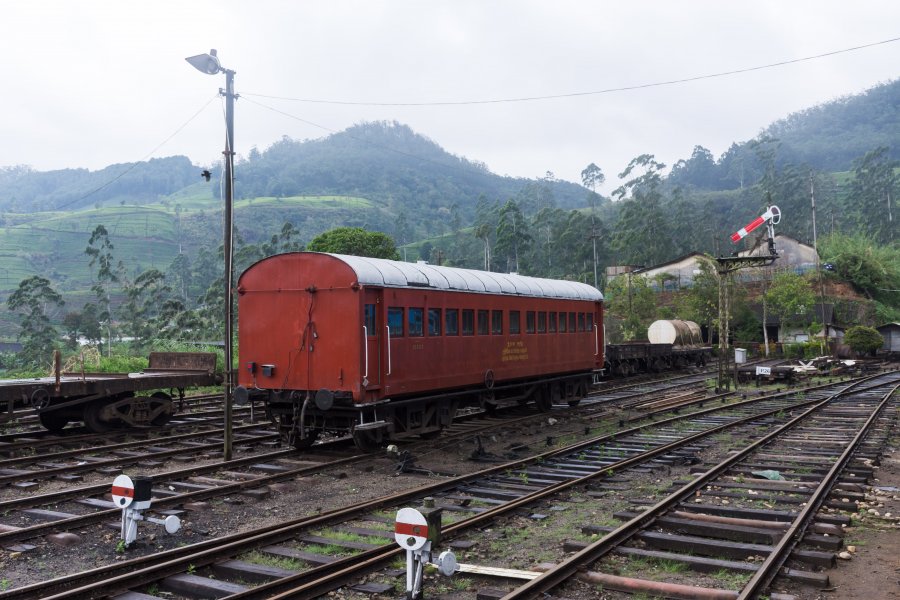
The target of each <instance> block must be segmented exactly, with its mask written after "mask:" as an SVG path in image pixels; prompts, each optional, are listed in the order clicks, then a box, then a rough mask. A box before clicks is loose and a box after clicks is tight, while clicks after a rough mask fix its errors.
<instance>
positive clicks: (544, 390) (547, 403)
mask: <svg viewBox="0 0 900 600" xmlns="http://www.w3.org/2000/svg"><path fill="white" fill-rule="evenodd" d="M534 405H535V406H536V407H537V409H538V410H539V411H541V412H544V413H545V412H550V411H551V410H552V409H553V398H552V396H551V395H550V388H549V387H547V386H541V387H539V388H538V389H536V390H535V391H534Z"/></svg>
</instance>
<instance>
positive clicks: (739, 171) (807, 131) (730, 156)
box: [668, 79, 900, 190]
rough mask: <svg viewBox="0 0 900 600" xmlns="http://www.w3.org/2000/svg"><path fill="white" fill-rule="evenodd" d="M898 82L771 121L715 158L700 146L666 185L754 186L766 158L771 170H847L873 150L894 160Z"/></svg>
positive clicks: (899, 154)
mask: <svg viewBox="0 0 900 600" xmlns="http://www.w3.org/2000/svg"><path fill="white" fill-rule="evenodd" d="M898 107H900V79H897V80H895V81H892V82H889V83H885V84H882V85H879V86H876V87H874V88H872V89H870V90H868V91H866V92H864V93H862V94H857V95H852V96H845V97H843V98H839V99H837V100H832V101H830V102H825V103H822V104H819V105H817V106H813V107H812V108H808V109H805V110H802V111H798V112H795V113H792V114H790V115H788V116H787V117H785V118H783V119H779V120H778V121H775V122H774V123H772V124H771V125H769V126H768V127H766V128H765V129H763V130H762V132H761V133H760V134H759V135H758V136H757V137H756V138H754V139H752V140H749V141H746V142H741V143H734V144H732V145H731V147H730V148H729V149H728V150H727V151H725V152H724V153H723V154H722V155H721V156H720V157H719V158H718V159H716V158H714V157H713V155H712V154H711V153H710V152H709V150H707V149H706V148H703V147H702V146H697V147H695V148H694V152H693V154H692V155H691V157H690V158H687V159H684V160H681V161H678V162H677V163H675V165H673V167H672V171H671V173H670V174H669V177H668V183H669V184H671V185H673V186H674V185H688V186H693V187H696V188H698V189H704V190H732V189H737V188H741V187H743V186H746V185H751V184H753V183H756V182H757V181H758V180H759V179H761V178H762V176H763V173H764V171H765V166H764V164H765V162H766V161H767V160H768V159H769V158H771V160H772V161H773V164H774V166H775V167H777V168H783V167H785V166H786V165H796V166H799V165H805V166H807V167H811V168H813V169H815V170H818V171H830V172H837V171H849V170H850V169H851V168H852V166H853V161H854V160H856V159H859V158H860V157H862V156H863V155H864V154H865V153H866V152H869V151H870V150H873V149H875V148H877V147H879V146H885V147H887V148H888V149H889V157H890V158H892V159H893V160H900V109H898Z"/></svg>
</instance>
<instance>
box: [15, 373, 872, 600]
mask: <svg viewBox="0 0 900 600" xmlns="http://www.w3.org/2000/svg"><path fill="white" fill-rule="evenodd" d="M849 385H850V384H847V383H843V384H835V385H832V386H830V391H828V390H826V388H824V387H823V388H820V389H816V390H809V391H807V392H806V394H805V397H804V398H796V397H795V394H794V393H788V394H784V393H783V394H778V395H775V396H773V397H768V398H757V399H754V400H747V401H744V402H739V403H736V404H733V405H731V406H727V407H721V406H719V407H715V408H709V409H705V410H698V411H696V412H695V413H693V414H691V415H682V416H675V417H672V418H670V419H666V420H664V421H661V422H659V423H655V424H652V425H649V424H648V425H643V426H640V427H634V428H631V429H628V430H624V431H621V432H618V433H616V434H611V435H606V436H601V437H600V438H596V439H592V440H588V441H584V442H579V443H577V444H574V445H572V446H570V447H567V448H565V449H561V450H553V451H550V452H545V453H543V454H540V455H538V456H535V457H532V458H529V459H527V460H521V461H514V462H510V463H506V464H503V465H500V466H497V467H493V468H491V469H487V470H484V471H481V472H478V473H475V474H470V475H467V476H464V477H461V478H454V479H447V480H446V481H441V482H438V483H435V484H432V485H428V486H424V487H421V488H418V489H416V490H412V491H408V492H403V493H401V494H396V495H392V496H388V497H384V498H378V499H375V500H372V501H369V502H367V503H364V504H361V505H357V506H352V507H348V508H345V509H339V510H333V511H327V512H324V513H322V514H320V515H315V516H312V517H304V518H301V519H296V520H293V521H291V522H288V523H284V524H281V525H276V526H271V527H267V528H263V529H260V530H258V531H255V532H252V533H242V534H239V535H235V536H225V537H223V538H218V539H217V540H211V541H210V542H204V543H200V544H194V545H191V546H189V547H186V548H175V549H172V550H170V551H167V552H164V553H159V554H153V555H148V556H144V557H141V558H140V559H135V560H133V561H125V562H123V563H120V564H117V565H110V566H108V567H103V568H102V569H99V570H97V571H95V572H91V573H81V574H77V575H72V576H67V577H63V578H59V579H58V580H53V581H50V582H46V583H44V584H41V585H40V586H28V587H25V588H20V589H16V590H11V591H9V592H6V593H4V594H0V598H24V597H34V596H33V595H40V596H41V597H57V598H75V597H77V598H87V597H101V596H104V595H115V594H117V593H123V592H124V591H125V590H126V589H132V590H136V589H140V590H143V593H146V592H147V591H148V590H149V589H159V590H169V591H171V592H174V593H188V592H190V593H192V594H198V593H202V592H201V590H204V589H205V590H206V593H208V594H211V595H213V594H214V595H216V596H217V597H223V596H224V595H226V591H225V590H227V593H228V594H230V595H229V597H233V598H257V597H258V598H263V597H266V598H270V597H279V594H285V596H284V597H288V595H291V597H309V596H311V595H315V594H318V593H325V592H327V591H329V590H331V589H334V588H335V587H339V586H341V585H346V584H347V582H348V581H349V580H351V579H354V578H355V579H356V580H359V578H360V577H362V576H363V575H364V572H365V570H366V568H367V567H368V568H375V567H376V566H380V565H383V564H384V563H385V561H390V560H391V558H392V557H394V556H395V555H397V554H398V553H399V552H400V549H399V548H397V547H396V546H395V545H393V544H385V543H378V542H377V540H379V538H380V539H387V538H389V537H390V538H392V531H391V530H390V528H389V527H388V523H390V522H391V519H390V517H389V514H390V511H391V510H394V509H396V507H398V506H401V505H404V504H410V503H417V502H421V500H422V498H423V497H424V496H426V495H430V496H434V497H436V498H437V499H438V502H439V505H441V506H443V507H444V509H445V510H446V511H447V512H448V514H450V515H451V518H450V520H449V524H448V526H447V527H446V528H445V532H446V533H447V534H448V535H449V536H458V535H462V534H463V533H465V532H472V531H473V530H474V529H473V528H475V527H477V526H481V525H484V524H486V523H490V522H492V521H493V520H494V519H497V518H500V517H501V516H502V515H504V514H508V513H509V512H511V511H513V510H516V509H520V508H523V507H528V506H533V505H534V504H535V503H536V502H541V501H546V499H548V498H553V497H554V496H558V495H559V494H561V493H566V492H567V491H569V490H572V489H575V488H578V487H583V486H586V485H591V484H596V483H597V482H598V481H601V480H603V479H604V478H608V477H609V476H610V474H618V473H623V472H626V471H628V470H641V469H644V470H646V469H647V468H670V467H671V465H673V464H681V463H682V461H684V459H685V458H686V457H694V456H696V455H697V453H699V452H702V451H703V449H704V448H706V447H709V446H710V445H711V444H713V443H714V442H713V440H714V439H715V438H714V436H716V435H717V434H721V433H722V432H724V431H734V430H742V431H743V435H745V436H748V437H750V436H757V437H758V436H759V435H761V432H763V431H766V430H769V429H771V428H772V427H773V425H778V426H782V428H783V431H794V430H796V428H797V427H799V423H801V421H800V419H801V417H800V416H798V417H794V418H792V417H790V416H789V413H791V412H792V411H795V412H796V411H799V410H801V409H803V410H806V408H810V410H809V411H807V412H808V414H806V415H805V416H806V417H809V415H813V414H816V413H814V412H813V411H812V409H811V407H814V406H816V407H818V409H819V410H827V409H826V408H825V407H826V406H827V404H828V403H829V402H832V403H834V402H835V399H834V398H831V399H829V397H830V396H832V395H835V394H838V393H839V392H840V391H841V390H843V389H844V388H847V387H848V386H849ZM857 385H858V384H857ZM835 390H837V391H835ZM851 402H852V401H851ZM780 431H781V430H780ZM741 454H742V455H743V454H744V452H742V453H741ZM667 466H668V467H667ZM386 511H387V512H386ZM648 514H649V513H648ZM646 518H647V517H646V516H644V515H643V513H642V516H639V517H635V519H637V520H640V521H642V522H644V520H645V519H646ZM633 520H634V519H633ZM348 528H350V529H356V530H363V531H369V532H374V533H370V534H368V535H364V536H363V538H365V539H367V541H364V542H355V543H344V544H343V546H342V545H341V542H340V541H338V542H334V545H336V546H338V547H339V548H343V551H344V552H346V551H348V549H349V548H352V549H353V550H354V552H355V553H354V554H353V555H352V556H340V555H337V556H329V555H327V554H325V553H322V554H319V553H317V552H312V551H310V550H309V549H308V548H309V546H310V544H312V543H313V542H315V543H321V539H322V538H325V539H332V538H329V537H328V535H327V534H328V533H330V532H333V531H339V530H342V529H343V530H346V529H348ZM605 537H608V536H605ZM304 539H305V540H306V541H304ZM335 539H338V538H335ZM604 539H605V538H604ZM316 540H318V542H316ZM304 547H305V548H307V550H302V548H304ZM251 553H263V554H267V555H270V556H271V555H275V556H280V557H281V558H282V559H285V560H288V559H290V560H295V561H296V564H297V566H298V567H303V570H302V571H300V570H299V569H298V570H297V571H294V570H292V569H280V571H290V572H289V573H283V572H278V571H279V569H274V568H270V569H265V568H260V566H259V565H255V564H254V563H253V562H252V561H248V560H245V559H246V558H247V556H248V555H249V554H251ZM579 554H580V553H579ZM186 557H190V559H189V560H190V562H191V564H192V565H193V568H192V569H190V571H191V572H186V571H185V560H187V558H186ZM291 557H293V558H291ZM565 562H569V561H565ZM301 563H302V564H301ZM209 576H212V577H215V579H211V578H210V577H209ZM567 577H568V576H565V577H563V578H562V579H563V580H565V579H566V578H567ZM553 578H554V576H553V575H551V574H549V573H548V574H545V575H542V576H541V577H539V578H537V579H535V581H536V582H540V581H543V582H545V584H546V585H548V586H549V587H548V589H549V588H552V587H553V586H554V585H557V584H558V582H556V583H554V582H553ZM225 579H231V580H232V581H237V580H240V581H243V582H248V581H262V580H265V581H268V583H260V585H258V586H256V587H254V588H252V589H250V588H246V586H241V585H240V584H237V583H229V582H228V581H224V580H225ZM533 585H538V584H533ZM146 586H150V587H146ZM214 590H218V591H214ZM514 593H526V592H524V591H523V592H518V591H516V592H514ZM29 594H32V595H31V596H29Z"/></svg>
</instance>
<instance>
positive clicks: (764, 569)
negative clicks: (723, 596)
mask: <svg viewBox="0 0 900 600" xmlns="http://www.w3.org/2000/svg"><path fill="white" fill-rule="evenodd" d="M898 388H900V383H898V384H897V385H895V386H894V387H893V388H892V389H891V390H890V391H889V392H887V393H886V394H885V395H884V397H883V398H882V399H881V402H880V403H879V405H878V406H877V407H876V408H875V410H874V411H872V414H871V415H870V416H869V418H868V419H867V420H866V422H865V423H864V424H863V425H862V427H860V430H859V431H858V432H857V433H856V435H855V436H854V437H853V440H851V442H850V443H849V444H848V445H847V447H846V448H845V449H844V452H842V453H841V455H840V457H838V459H837V460H836V461H835V463H834V464H833V465H832V467H831V469H830V470H829V471H828V473H827V474H826V475H825V477H824V479H823V480H822V483H820V484H819V486H818V487H817V488H816V490H815V491H814V492H813V493H812V495H811V496H810V498H809V499H808V500H807V501H806V505H805V506H804V507H803V509H802V510H801V511H800V513H799V514H798V515H797V517H796V518H795V519H794V520H793V522H792V523H791V525H790V527H789V528H788V529H787V531H785V533H784V535H783V536H782V538H781V540H779V542H778V543H777V544H776V545H775V547H774V549H773V550H772V552H770V553H769V556H768V557H767V558H766V560H765V561H764V562H763V563H762V565H760V567H759V570H758V571H756V573H755V574H754V575H753V577H751V578H750V581H749V582H747V584H746V585H745V586H744V589H743V590H741V593H740V595H739V596H738V600H750V599H752V598H756V597H757V596H758V595H759V594H760V593H762V592H763V591H764V590H765V589H766V588H767V587H768V586H769V584H770V583H771V582H772V580H773V579H774V578H775V576H776V575H777V574H778V572H779V571H780V570H781V567H782V566H783V565H784V563H785V561H787V558H788V556H789V555H790V552H791V551H792V550H793V548H794V547H795V546H796V545H797V542H798V541H799V540H800V539H802V537H803V534H804V533H805V532H806V529H807V527H808V526H809V523H810V522H811V521H812V518H813V517H814V516H815V515H816V513H817V512H818V511H819V509H820V508H821V507H822V504H823V503H824V502H825V500H826V498H827V496H828V494H829V493H831V489H832V488H833V487H834V484H835V483H836V482H837V479H838V476H840V474H841V472H842V471H843V470H844V468H845V467H846V466H847V463H848V462H850V458H851V457H852V456H853V453H854V452H856V450H857V449H858V448H859V446H860V445H861V444H862V442H863V440H864V439H865V437H866V436H867V435H868V434H869V432H870V431H871V430H872V427H873V426H874V424H875V422H876V421H877V420H878V419H879V418H880V416H881V414H882V412H884V408H885V407H886V406H887V404H888V402H890V400H891V397H892V396H893V395H894V394H895V393H896V392H897V389H898Z"/></svg>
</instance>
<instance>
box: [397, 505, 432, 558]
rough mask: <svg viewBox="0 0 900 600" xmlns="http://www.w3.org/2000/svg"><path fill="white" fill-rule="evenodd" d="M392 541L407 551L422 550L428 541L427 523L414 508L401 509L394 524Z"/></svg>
mask: <svg viewBox="0 0 900 600" xmlns="http://www.w3.org/2000/svg"><path fill="white" fill-rule="evenodd" d="M394 539H395V540H396V541H397V544H399V545H400V547H401V548H406V549H407V550H418V549H420V548H422V547H423V546H424V545H425V542H427V541H428V521H426V520H425V517H424V516H423V515H422V513H420V512H419V511H417V510H416V509H414V508H401V509H400V510H398V511H397V520H396V522H395V523H394Z"/></svg>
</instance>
